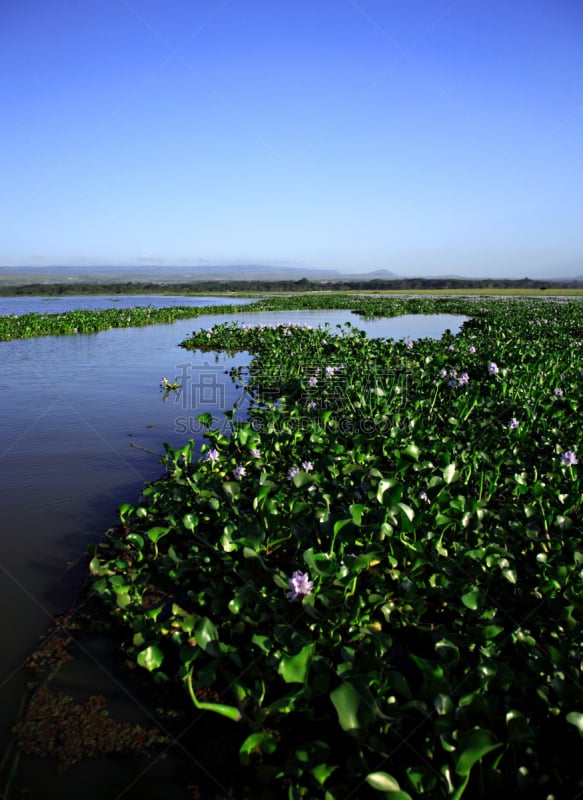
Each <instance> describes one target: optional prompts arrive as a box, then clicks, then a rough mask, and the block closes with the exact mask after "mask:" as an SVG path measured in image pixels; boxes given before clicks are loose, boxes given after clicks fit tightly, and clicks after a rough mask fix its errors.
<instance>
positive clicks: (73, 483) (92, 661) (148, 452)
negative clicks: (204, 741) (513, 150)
mask: <svg viewBox="0 0 583 800" xmlns="http://www.w3.org/2000/svg"><path fill="white" fill-rule="evenodd" d="M136 300H139V302H134V301H136ZM126 301H130V302H131V303H132V305H150V304H151V305H156V306H158V307H162V306H164V305H172V304H179V305H186V304H187V301H192V305H194V306H201V305H211V304H215V305H216V304H219V303H220V304H224V303H225V302H228V301H225V299H224V298H182V297H181V298H166V297H162V298H154V297H147V298H134V297H131V298H94V297H91V298H80V299H79V300H76V299H74V298H63V299H57V300H52V299H51V300H44V299H39V298H36V299H31V298H1V299H0V314H12V313H17V314H22V313H28V312H29V311H31V310H32V311H42V312H46V313H55V305H56V306H58V311H64V310H69V309H72V308H79V307H85V308H104V307H111V305H115V306H119V307H124V304H125V302H126ZM146 301H147V302H146ZM169 301H175V302H169ZM232 302H236V303H239V302H240V300H239V299H233V301H232ZM82 303H87V304H88V305H83V306H82V305H81V304H82ZM102 304H103V305H102ZM120 304H121V305H120ZM127 307H131V306H129V305H128V306H127ZM7 309H8V310H7ZM229 319H236V320H238V321H239V322H246V323H248V324H254V323H255V324H257V323H259V322H262V323H264V324H278V323H281V322H294V323H300V324H309V325H312V326H316V325H318V324H322V323H324V322H329V323H330V325H331V326H332V327H333V328H335V326H336V325H343V324H344V323H345V322H350V323H351V325H352V326H354V327H357V328H360V329H362V330H365V331H366V332H367V334H368V335H369V336H374V337H382V338H392V339H398V338H411V339H416V338H420V337H427V336H430V337H439V336H441V334H442V333H443V331H444V330H445V329H447V328H449V329H450V330H452V332H456V331H457V330H458V329H459V327H460V325H461V323H462V322H463V321H464V318H463V317H454V316H447V315H439V316H404V317H397V318H392V319H378V318H375V319H372V320H361V318H360V317H357V316H355V315H354V314H351V313H350V312H349V311H301V312H299V311H286V312H277V313H275V312H261V313H258V314H255V313H252V312H244V313H243V312H237V313H236V314H235V315H228V314H221V315H215V314H209V315H205V316H201V317H198V318H196V319H191V320H181V321H178V322H176V323H173V324H170V325H155V326H151V327H145V328H135V329H131V328H128V329H115V330H108V331H103V332H100V333H97V334H87V335H77V336H64V337H43V338H38V339H25V340H17V341H12V342H0V487H1V498H2V499H1V505H0V509H1V519H2V533H1V536H0V607H1V608H2V610H3V616H4V625H3V640H2V648H1V651H0V704H1V707H2V715H1V723H0V725H1V727H0V746H1V747H0V758H1V752H2V750H3V749H4V745H5V743H6V741H7V739H8V735H9V731H10V728H11V726H12V725H13V723H14V720H15V718H16V715H17V711H18V706H19V703H20V698H21V696H22V693H23V691H24V688H25V684H26V674H25V671H24V670H23V669H22V662H23V659H24V658H25V657H26V655H27V653H29V652H30V650H31V649H32V648H33V647H34V646H35V643H36V642H37V639H38V637H40V636H42V635H43V634H44V633H46V631H47V629H48V628H49V627H50V625H51V621H52V619H53V618H54V616H55V615H57V614H59V613H62V612H63V611H64V610H66V609H67V608H68V607H70V606H72V605H73V604H74V603H75V600H76V597H77V593H78V591H79V587H80V585H81V582H82V580H83V577H84V575H85V570H86V562H85V554H86V551H87V546H88V545H89V544H90V543H91V542H94V541H97V540H99V539H100V538H101V537H102V535H103V533H104V531H105V530H106V529H107V528H108V527H110V526H111V525H112V524H115V522H116V510H117V508H118V506H119V504H120V503H122V502H135V501H136V500H137V498H138V496H139V493H140V490H141V488H142V486H143V484H144V482H145V481H148V480H152V479H155V478H157V477H158V476H159V475H160V473H161V467H160V464H159V456H160V455H162V453H163V442H168V443H169V444H171V445H172V446H180V445H181V444H184V443H185V442H186V440H187V439H188V438H191V437H192V435H193V434H192V430H190V428H189V426H188V425H186V426H185V424H184V419H187V420H192V419H194V418H195V417H196V415H197V414H198V413H202V412H203V411H211V413H213V414H215V415H220V414H221V412H224V411H226V410H228V409H230V408H232V407H233V405H234V403H235V402H236V401H237V400H238V399H239V394H240V390H238V389H237V388H236V387H235V386H234V384H232V382H231V381H230V379H229V378H228V375H227V374H225V373H226V372H228V371H229V369H230V368H231V367H232V366H234V365H236V364H237V365H239V364H242V363H244V364H246V363H249V360H250V357H249V355H248V354H246V353H243V354H238V355H237V356H236V357H232V358H229V357H226V356H225V355H224V354H221V353H205V354H202V353H200V352H198V353H197V352H190V351H186V350H183V349H182V348H180V347H178V345H179V343H180V342H181V341H182V340H184V339H185V338H186V337H187V336H189V335H190V334H191V333H192V332H193V331H194V330H199V329H201V328H202V329H205V328H208V327H210V326H211V325H213V324H216V323H219V322H223V321H226V320H229ZM194 375H199V376H200V375H204V376H206V377H207V379H208V380H209V381H211V382H212V384H213V386H214V387H215V389H214V391H213V392H211V394H210V397H209V396H207V397H206V399H205V395H204V393H202V392H201V393H200V394H199V395H196V396H197V397H198V401H197V408H191V407H190V405H189V404H188V403H186V402H185V400H186V394H184V395H183V396H181V397H174V396H170V397H169V398H168V399H167V401H166V402H163V395H162V394H161V392H160V390H159V385H160V381H161V378H162V377H163V376H165V377H168V378H169V379H170V380H172V379H173V378H175V377H178V378H181V377H182V378H183V377H184V376H188V377H189V378H192V376H194ZM189 394H190V399H191V398H192V396H193V393H192V392H191V393H189ZM181 420H182V423H181ZM199 443H200V442H199ZM97 647H98V648H99V647H102V645H101V644H100V645H97ZM86 661H87V659H86ZM112 669H113V661H112V660H111V658H110V656H109V655H107V654H106V653H104V652H102V651H101V650H99V649H98V651H97V652H96V654H95V653H93V654H91V655H90V657H89V659H88V661H87V663H86V664H85V666H84V667H83V668H82V669H81V671H77V672H76V673H75V674H73V673H71V675H70V676H69V677H70V682H71V683H72V684H73V685H75V684H76V685H77V690H78V691H81V690H84V692H85V694H87V692H89V693H90V692H91V691H93V692H95V691H99V692H102V693H105V694H106V695H107V696H108V698H110V699H112V700H115V701H116V702H117V704H118V706H119V705H120V704H121V705H122V706H123V707H124V708H125V712H126V716H125V718H131V715H132V714H134V715H136V716H137V718H143V711H142V709H141V706H140V704H139V703H137V702H134V700H135V698H134V697H133V696H132V695H131V693H128V690H127V689H125V688H123V687H122V684H121V683H120V681H119V679H118V678H117V677H116V675H115V672H113V671H112ZM80 675H82V677H80ZM67 691H69V692H71V688H70V686H69V687H68V688H67ZM81 695H83V691H81ZM128 715H129V716H128ZM24 763H28V764H29V766H30V764H31V763H34V760H33V759H28V760H25V762H24ZM116 764H117V767H116V768H117V769H118V772H119V774H118V777H117V778H116V780H119V781H120V782H121V786H122V789H123V785H124V782H125V783H127V782H128V781H129V780H130V778H129V777H128V776H129V774H130V773H129V772H127V771H126V767H127V769H129V767H128V766H127V765H128V764H129V761H128V762H127V763H126V762H124V765H125V766H120V765H119V763H118V762H116ZM37 766H38V763H37ZM90 768H92V767H90ZM136 769H138V770H139V769H141V767H139V766H138V767H136ZM45 772H46V765H43V766H42V770H41V771H40V772H39V774H41V773H42V774H43V778H42V780H41V779H39V780H40V783H38V781H37V782H36V783H35V780H36V779H33V778H32V777H30V775H28V774H27V776H26V780H25V781H24V785H26V786H28V787H29V789H30V791H29V793H28V794H27V796H28V797H36V796H37V795H35V794H34V787H35V786H36V787H37V791H38V792H39V795H38V796H41V794H42V795H43V796H45V797H46V796H47V792H46V786H47V785H48V784H47V783H46V781H47V780H49V781H50V780H53V779H54V778H52V777H50V776H49V777H47V776H46V775H44V773H45ZM76 774H77V775H78V773H75V772H74V770H72V771H71V775H70V776H69V778H68V779H67V780H68V783H62V782H63V781H64V780H65V779H64V778H60V779H59V780H60V781H61V783H59V784H57V785H55V791H57V789H58V791H59V793H60V796H61V797H62V798H68V797H69V796H70V797H73V796H75V797H76V796H77V795H78V793H79V792H81V793H82V794H83V795H84V797H85V798H86V800H90V798H93V797H95V798H96V799H97V798H102V797H110V796H111V797H117V796H118V795H119V796H121V793H120V792H118V793H114V794H108V790H107V788H105V789H104V786H103V783H100V782H99V781H100V780H101V781H103V780H105V778H103V777H100V773H99V770H97V772H96V775H95V777H94V783H93V784H92V786H93V788H91V786H87V785H86V784H84V783H83V785H82V786H79V785H76V783H75V780H76V778H75V775H76ZM86 774H87V773H86V772H84V773H83V775H86ZM116 774H117V773H116ZM167 778H168V776H167V775H166V778H165V780H166V783H165V787H166V788H165V790H164V792H165V793H166V794H165V796H166V797H174V796H175V797H177V798H182V797H183V796H184V795H183V794H181V790H180V789H179V788H176V792H175V794H172V792H171V791H169V788H168V785H167ZM55 780H56V779H55ZM107 780H108V781H110V782H111V781H113V780H114V779H113V777H112V773H108V778H107ZM131 780H133V778H131ZM27 781H28V783H27ZM37 784H38V785H37ZM153 785H155V782H154V784H153ZM43 787H45V791H44V793H43ZM0 788H1V787H0ZM159 789H160V787H158V788H157V789H156V790H154V789H153V788H151V794H148V791H150V790H148V791H146V792H145V793H144V789H143V787H142V789H141V790H140V794H139V796H140V798H142V800H149V798H150V797H152V798H153V797H159V796H162V794H163V793H164V792H160V791H159ZM31 792H32V793H31ZM48 794H49V795H50V792H48ZM17 796H18V795H17ZM23 796H24V795H23ZM126 796H129V795H125V794H124V797H126ZM136 796H138V795H136Z"/></svg>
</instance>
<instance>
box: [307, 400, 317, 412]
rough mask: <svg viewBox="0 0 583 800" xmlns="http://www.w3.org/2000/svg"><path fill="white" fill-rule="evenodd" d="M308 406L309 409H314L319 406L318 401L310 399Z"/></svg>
mask: <svg viewBox="0 0 583 800" xmlns="http://www.w3.org/2000/svg"><path fill="white" fill-rule="evenodd" d="M306 408H307V409H308V411H314V410H315V409H316V408H318V404H317V403H316V401H315V400H310V402H309V403H308V404H307V406H306Z"/></svg>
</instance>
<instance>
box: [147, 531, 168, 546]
mask: <svg viewBox="0 0 583 800" xmlns="http://www.w3.org/2000/svg"><path fill="white" fill-rule="evenodd" d="M169 531H170V528H161V527H156V528H150V530H149V531H148V532H147V533H146V536H147V537H148V539H150V541H151V542H153V543H154V544H157V542H158V541H159V540H160V539H161V538H162V537H163V536H166V534H167V533H168V532H169Z"/></svg>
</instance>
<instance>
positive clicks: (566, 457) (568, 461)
mask: <svg viewBox="0 0 583 800" xmlns="http://www.w3.org/2000/svg"><path fill="white" fill-rule="evenodd" d="M561 461H562V462H563V464H564V465H565V466H566V467H573V466H575V464H578V463H579V461H578V460H577V456H576V455H575V453H574V452H573V451H572V450H567V451H566V452H565V453H563V455H562V456H561Z"/></svg>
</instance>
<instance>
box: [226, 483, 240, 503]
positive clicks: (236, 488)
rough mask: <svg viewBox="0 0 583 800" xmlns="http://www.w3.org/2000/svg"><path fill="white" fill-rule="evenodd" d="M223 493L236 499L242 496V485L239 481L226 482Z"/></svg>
mask: <svg viewBox="0 0 583 800" xmlns="http://www.w3.org/2000/svg"><path fill="white" fill-rule="evenodd" d="M223 491H224V493H225V494H226V495H227V497H232V498H233V499H235V498H237V497H240V496H241V484H240V483H239V482H238V481H225V482H224V483H223Z"/></svg>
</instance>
